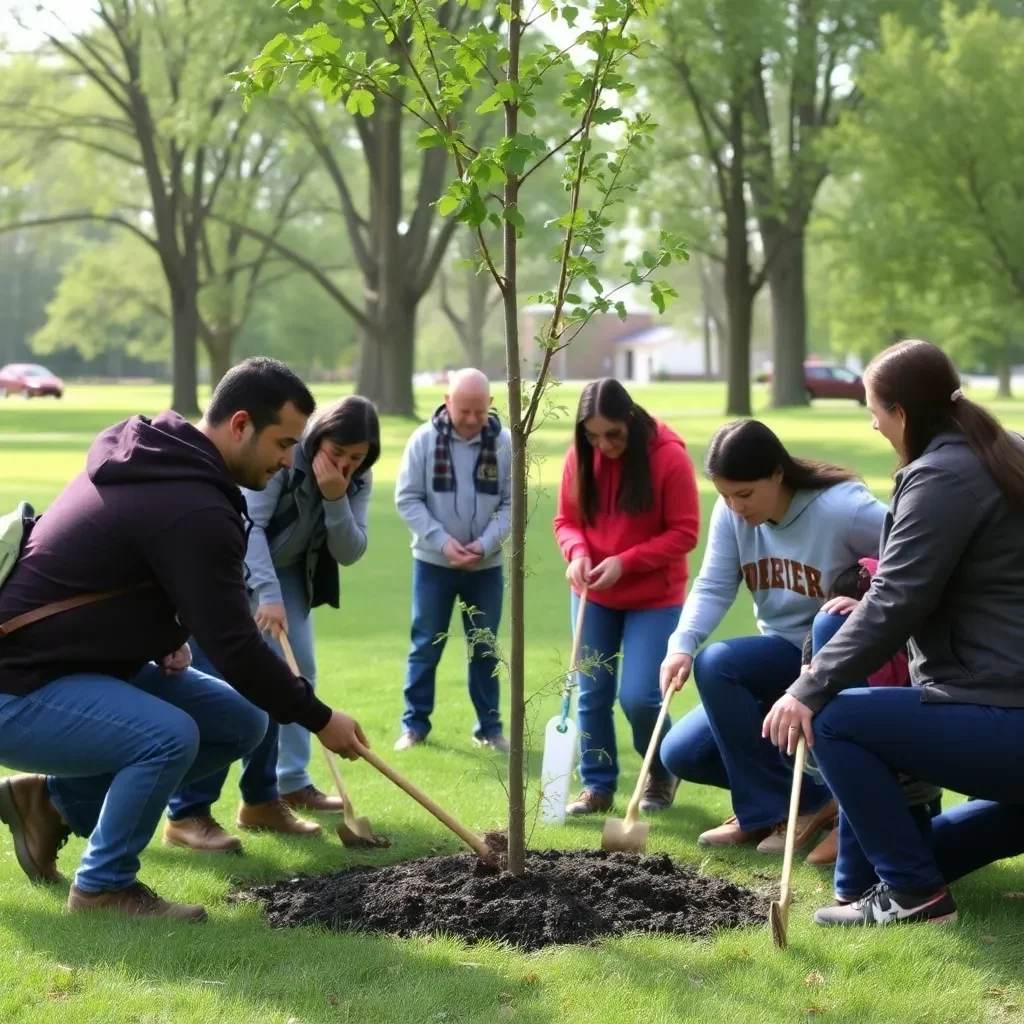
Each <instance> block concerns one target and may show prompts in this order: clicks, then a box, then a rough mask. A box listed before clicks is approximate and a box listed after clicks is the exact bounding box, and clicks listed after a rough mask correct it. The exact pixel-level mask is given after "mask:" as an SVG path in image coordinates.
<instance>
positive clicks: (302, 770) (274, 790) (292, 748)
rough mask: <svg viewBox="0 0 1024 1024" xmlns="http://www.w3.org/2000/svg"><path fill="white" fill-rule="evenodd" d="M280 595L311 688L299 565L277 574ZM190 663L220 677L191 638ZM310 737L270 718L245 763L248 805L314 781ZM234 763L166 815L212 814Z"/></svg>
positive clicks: (183, 794)
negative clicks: (256, 745) (310, 766)
mask: <svg viewBox="0 0 1024 1024" xmlns="http://www.w3.org/2000/svg"><path fill="white" fill-rule="evenodd" d="M278 581H279V582H280V584H281V596H282V597H283V599H284V610H285V614H286V615H287V617H288V639H289V641H290V642H291V645H292V652H293V653H294V655H295V660H296V662H297V663H298V666H299V671H300V672H301V673H302V675H303V676H305V677H306V679H308V680H309V682H310V684H311V685H314V686H315V685H316V658H315V652H314V641H313V617H312V616H311V615H310V613H309V608H308V605H307V601H308V598H307V596H306V580H305V576H304V575H303V572H302V567H301V566H295V567H294V568H293V567H291V566H289V567H288V568H287V569H280V570H278ZM263 639H264V640H265V641H266V643H267V644H269V646H270V647H271V648H273V650H274V651H275V652H276V653H277V655H278V656H279V657H280V658H282V659H283V658H284V651H283V650H282V649H281V645H280V644H279V643H278V642H277V641H276V640H274V639H273V638H272V637H271V636H269V635H265V636H264V637H263ZM189 646H190V647H191V648H192V664H193V665H194V666H195V668H197V669H199V671H200V672H205V673H206V674H207V675H211V676H214V677H215V678H217V679H220V678H221V677H220V674H219V673H218V672H217V670H216V669H215V668H214V667H213V664H212V662H211V661H210V659H209V658H208V657H207V656H206V654H205V653H204V652H203V650H202V649H201V648H200V647H199V645H198V644H197V643H196V642H195V640H193V639H189ZM309 757H310V735H309V730H308V729H305V728H303V727H302V726H301V725H297V724H295V723H294V722H290V723H288V724H287V725H278V723H277V722H275V721H274V720H273V719H270V720H269V722H268V725H267V731H266V734H265V735H264V737H263V740H262V741H261V742H260V744H259V746H258V747H256V749H255V750H253V751H252V752H251V753H250V754H249V755H248V757H245V758H243V759H242V777H241V779H240V780H239V789H240V790H241V794H242V799H243V800H244V801H245V803H247V804H262V803H266V802H267V801H269V800H274V799H275V798H276V797H277V796H278V794H279V793H293V792H295V790H297V789H302V788H303V787H304V786H308V785H310V784H311V783H312V780H311V779H310V777H309V767H308V766H309ZM230 767H231V766H230V765H225V766H224V768H223V769H222V770H221V771H217V772H213V773H212V774H210V775H208V776H207V777H206V778H205V779H197V780H196V781H195V782H193V783H190V784H189V785H187V786H182V787H181V788H180V789H178V790H177V791H176V792H175V793H174V794H173V796H172V797H171V799H170V801H169V802H168V805H167V816H168V817H169V818H171V819H172V820H173V821H180V820H181V819H182V818H192V817H195V816H196V815H204V814H209V813H210V808H211V807H212V806H213V805H214V804H215V803H216V802H217V801H218V800H219V799H220V794H221V791H222V790H223V788H224V783H225V782H226V781H227V777H228V771H229V770H230Z"/></svg>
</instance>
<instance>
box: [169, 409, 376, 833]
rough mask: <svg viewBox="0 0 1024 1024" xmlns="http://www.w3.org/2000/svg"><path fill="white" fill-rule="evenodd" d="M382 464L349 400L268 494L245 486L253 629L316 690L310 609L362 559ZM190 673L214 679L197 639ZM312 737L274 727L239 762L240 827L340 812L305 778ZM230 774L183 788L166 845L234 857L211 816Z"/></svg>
mask: <svg viewBox="0 0 1024 1024" xmlns="http://www.w3.org/2000/svg"><path fill="white" fill-rule="evenodd" d="M379 457H380V424H379V422H378V419H377V411H376V409H375V408H374V407H373V404H372V403H371V402H370V401H369V400H368V399H365V398H363V397H361V396H360V395H349V396H348V397H346V398H342V399H341V400H339V401H337V402H334V403H333V404H331V405H329V406H327V407H325V408H324V409H323V410H322V411H321V412H319V413H317V414H316V415H315V416H314V417H313V419H311V420H310V423H309V425H308V427H307V429H306V433H305V435H304V436H303V439H302V441H301V442H300V443H299V444H298V445H296V447H295V451H294V454H293V459H292V465H291V468H289V469H285V470H281V471H280V472H279V473H278V474H277V475H276V476H274V477H273V479H272V480H271V481H270V483H269V484H268V486H267V488H266V489H265V490H262V491H250V490H246V489H244V488H243V490H242V493H243V494H244V495H245V500H246V504H247V505H248V514H249V518H250V519H251V520H252V526H251V529H250V532H249V542H248V549H247V551H246V556H245V565H246V572H247V580H246V583H247V585H248V588H249V591H250V594H251V595H252V602H253V611H254V614H255V617H256V623H257V625H259V627H260V629H261V630H262V631H263V632H264V635H265V636H266V638H267V641H268V642H269V643H270V645H271V646H272V647H273V648H274V649H275V650H276V651H277V652H278V653H279V654H282V656H283V652H282V650H281V646H280V644H279V642H278V640H279V638H280V636H281V633H282V631H285V632H287V634H288V640H289V641H290V643H291V646H292V650H293V651H294V653H295V660H296V661H297V662H298V667H299V672H300V673H301V675H303V676H304V677H305V678H306V679H308V680H309V681H310V683H312V684H313V685H314V686H315V685H316V657H315V653H314V637H313V618H312V609H313V608H316V607H318V606H319V605H324V604H327V605H330V606H331V607H332V608H337V607H338V604H339V581H338V566H339V565H352V564H353V563H354V562H357V561H358V560H359V559H360V558H361V557H362V556H363V554H364V553H365V551H366V545H367V520H368V513H369V505H370V493H371V491H372V489H373V477H372V473H371V469H372V467H373V464H374V463H375V462H376V461H377V459H378V458H379ZM190 645H191V646H192V655H193V666H194V667H196V668H199V669H200V670H201V671H205V672H210V673H213V669H212V666H210V665H208V664H206V663H205V658H204V655H203V653H202V651H201V650H199V649H198V648H197V646H196V645H195V643H194V642H190ZM309 758H310V735H309V732H308V730H306V729H303V728H302V727H301V726H299V725H296V724H294V723H292V724H290V725H282V726H278V725H276V724H272V725H271V726H270V728H269V729H268V730H267V735H266V737H265V738H264V740H263V742H262V743H261V744H260V746H259V747H257V748H256V750H254V751H253V753H252V754H251V755H250V756H249V757H248V758H247V759H246V760H245V761H244V762H243V771H242V779H241V790H242V803H241V806H240V807H239V810H238V819H237V824H238V826H239V828H243V829H263V830H269V831H275V832H287V833H292V834H313V833H317V832H319V831H320V826H319V825H316V824H315V823H313V822H309V821H304V820H302V819H300V818H297V817H296V816H295V815H294V813H293V810H292V809H293V808H294V809H302V810H312V811H331V812H340V811H341V810H342V809H343V808H342V805H341V801H340V800H339V799H338V798H337V797H329V796H327V795H326V794H325V793H322V792H321V791H320V790H318V789H317V788H316V787H315V786H314V785H313V780H312V779H311V778H310V776H309V770H308V765H309ZM226 777H227V772H226V771H225V772H221V773H218V774H217V775H215V776H210V777H209V778H206V779H202V780H200V781H198V782H196V783H193V784H192V785H190V786H187V787H184V788H183V789H180V790H179V791H178V792H177V793H176V794H175V795H174V797H173V798H172V799H171V801H170V803H169V805H168V810H169V813H168V822H167V828H166V829H165V832H164V842H165V843H166V844H168V845H172V846H186V847H190V848H192V849H203V850H218V851H225V852H226V851H234V850H238V849H240V848H241V843H240V842H239V841H238V839H237V838H236V837H234V836H231V835H229V834H228V833H226V832H225V831H224V830H223V829H222V828H221V827H220V826H219V825H218V824H217V822H216V821H215V820H214V819H213V817H212V815H211V813H210V808H211V806H212V804H213V803H214V802H215V801H216V800H217V799H218V798H219V797H220V791H221V788H222V787H223V785H224V780H225V778H226Z"/></svg>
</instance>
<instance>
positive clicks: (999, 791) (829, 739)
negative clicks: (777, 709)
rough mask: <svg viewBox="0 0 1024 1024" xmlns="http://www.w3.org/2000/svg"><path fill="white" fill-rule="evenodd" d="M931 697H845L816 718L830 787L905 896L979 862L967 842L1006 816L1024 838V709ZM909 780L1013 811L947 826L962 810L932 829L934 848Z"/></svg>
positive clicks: (988, 854)
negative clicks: (906, 786)
mask: <svg viewBox="0 0 1024 1024" xmlns="http://www.w3.org/2000/svg"><path fill="white" fill-rule="evenodd" d="M921 696H922V695H921V691H920V690H919V689H917V688H916V687H874V688H868V687H864V688H855V689H849V690H844V691H843V692H842V693H840V694H838V695H837V696H836V697H834V698H833V699H832V700H831V701H829V703H828V704H826V705H825V707H824V708H822V710H821V711H819V712H818V714H816V715H815V716H814V719H813V724H814V737H815V743H814V754H815V760H816V761H817V763H818V767H819V768H820V770H821V773H822V775H824V777H825V781H826V782H827V783H828V785H829V788H830V789H831V790H832V792H833V793H835V795H836V798H837V799H838V801H839V803H840V805H841V806H842V808H843V814H844V815H845V816H846V818H847V819H848V820H849V824H850V828H851V830H852V832H853V834H854V835H855V836H856V840H857V843H858V844H859V845H860V848H861V850H863V852H864V855H865V857H866V858H867V860H868V862H869V863H870V864H871V866H872V868H873V869H874V872H875V874H876V875H877V876H878V878H879V879H880V880H881V881H883V882H886V883H887V884H888V885H891V886H892V887H893V888H894V889H900V890H907V889H911V890H913V889H926V888H929V887H931V886H935V885H939V884H941V883H942V881H943V879H944V877H945V872H946V871H947V870H951V869H955V870H958V871H959V870H962V867H963V866H964V865H968V864H970V863H971V858H969V857H965V855H964V854H963V851H962V850H960V851H959V852H958V851H957V847H958V846H960V842H961V840H962V838H963V837H965V836H968V835H970V834H971V832H972V829H978V830H980V833H979V834H985V827H989V828H992V825H991V823H992V821H997V820H998V819H999V816H1000V815H1001V814H1002V815H1005V816H1006V817H1007V819H1008V820H1009V821H1011V822H1013V821H1016V822H1017V838H1018V839H1019V838H1020V837H1021V835H1022V829H1021V825H1020V817H1019V816H1020V815H1021V813H1022V809H1024V759H1022V758H1021V756H1020V751H1021V749H1022V747H1024V708H1014V709H1008V708H993V707H986V706H984V705H979V704H943V703H931V702H927V703H926V702H924V701H922V699H921ZM899 772H902V773H904V774H906V775H912V776H914V777H915V778H919V779H927V780H928V781H929V782H932V783H934V784H935V785H936V786H942V787H943V788H944V789H951V790H954V791H955V792H960V793H971V794H973V795H975V796H977V797H979V798H980V799H981V801H992V802H993V803H995V804H997V805H1008V806H1007V807H1005V808H1003V809H1002V810H1000V809H999V808H998V807H997V808H995V809H991V808H985V807H984V806H979V807H978V808H971V810H970V811H964V812H961V814H962V815H964V817H956V818H955V819H953V820H950V821H947V820H945V819H947V816H948V815H952V814H953V811H956V810H958V809H957V808H954V809H953V810H952V811H949V812H947V813H946V814H943V815H941V816H940V818H939V819H936V821H935V822H933V823H932V824H933V826H934V831H935V840H934V842H933V843H932V842H929V841H928V840H927V839H926V838H925V837H923V836H922V835H921V831H920V829H919V828H918V826H917V824H916V823H915V821H914V816H913V814H912V813H911V809H910V808H909V807H908V806H907V802H906V800H905V799H904V797H903V791H902V788H901V787H900V784H899V781H898V779H897V773H899ZM985 811H988V813H989V814H990V815H991V817H989V818H986V817H985V814H984V812H985ZM975 815H976V816H978V817H975ZM947 829H948V830H949V831H947ZM994 831H995V830H994V828H993V832H994ZM940 850H945V851H947V852H948V856H949V858H950V859H949V861H948V862H947V866H940V863H939V860H938V856H939V853H938V851H940ZM943 856H944V857H945V856H946V854H943ZM980 856H981V862H982V863H987V862H988V860H990V859H996V857H995V856H993V855H992V851H991V849H986V850H984V851H983V852H981V855H980ZM974 860H975V862H976V861H977V860H978V858H977V857H975V858H974ZM976 866H980V864H976ZM970 870H973V868H970Z"/></svg>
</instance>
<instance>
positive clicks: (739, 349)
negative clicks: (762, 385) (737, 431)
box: [725, 273, 754, 416]
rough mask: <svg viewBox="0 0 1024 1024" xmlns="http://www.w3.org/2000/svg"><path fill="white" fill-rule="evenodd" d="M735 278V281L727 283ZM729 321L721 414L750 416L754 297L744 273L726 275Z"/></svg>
mask: <svg viewBox="0 0 1024 1024" xmlns="http://www.w3.org/2000/svg"><path fill="white" fill-rule="evenodd" d="M732 278H736V280H731V279H732ZM725 290H726V296H725V299H726V306H727V315H728V318H729V360H728V361H729V370H728V377H727V381H728V384H727V396H726V406H725V411H726V412H727V413H728V414H729V415H730V416H749V415H750V409H751V407H750V333H751V327H752V325H753V319H754V296H753V295H752V294H751V289H750V283H749V280H747V279H746V274H745V273H744V274H743V275H742V276H740V275H739V274H737V273H733V274H727V275H726V289H725Z"/></svg>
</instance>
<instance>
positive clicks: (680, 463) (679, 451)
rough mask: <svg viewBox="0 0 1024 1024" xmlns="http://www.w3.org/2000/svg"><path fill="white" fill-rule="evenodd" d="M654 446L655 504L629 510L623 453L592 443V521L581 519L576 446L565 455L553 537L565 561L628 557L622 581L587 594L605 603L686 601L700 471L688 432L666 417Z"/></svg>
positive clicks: (623, 606) (629, 606)
mask: <svg viewBox="0 0 1024 1024" xmlns="http://www.w3.org/2000/svg"><path fill="white" fill-rule="evenodd" d="M650 453H651V474H652V477H653V479H652V485H653V491H654V505H653V507H652V508H651V511H650V512H647V513H644V514H641V515H634V516H631V515H627V514H626V513H625V512H620V511H619V510H618V509H617V508H616V499H617V497H618V493H619V481H620V479H621V477H622V460H621V459H606V458H604V456H602V455H601V454H600V452H598V451H596V450H595V451H594V476H595V478H596V480H597V492H598V513H597V517H596V519H595V521H594V523H593V524H592V525H590V526H585V525H584V524H583V522H582V521H581V517H580V515H579V510H578V508H577V506H576V450H575V447H573V448H570V449H569V454H568V456H567V457H566V460H565V468H564V470H563V472H562V487H561V490H560V491H559V494H558V513H557V514H556V516H555V539H556V540H557V541H558V546H559V547H560V548H561V549H562V555H563V556H564V557H565V560H566V561H567V562H571V561H572V560H573V559H574V558H580V557H582V556H584V555H587V556H589V557H590V560H591V562H592V563H593V564H594V565H595V566H596V565H598V563H600V562H603V561H604V560H605V559H606V558H610V557H611V556H612V555H618V556H619V558H620V559H621V560H622V576H621V577H620V579H619V581H618V582H617V583H616V584H615V585H614V586H612V587H609V588H608V589H607V590H592V591H590V593H589V595H588V600H591V601H593V602H594V603H595V604H600V605H604V606H605V607H606V608H616V609H620V610H623V611H629V610H636V609H641V608H668V607H671V606H672V605H677V604H679V605H681V604H682V603H683V598H684V597H685V596H686V581H687V579H688V578H689V567H688V564H687V559H686V556H687V555H688V554H689V553H690V552H691V551H692V550H693V549H694V548H695V547H696V546H697V537H698V534H699V532H700V499H699V497H698V495H697V478H696V474H695V473H694V471H693V463H692V462H691V461H690V456H689V455H688V454H687V453H686V445H685V444H684V442H683V439H682V438H681V437H680V436H679V435H678V434H677V433H676V432H675V431H674V430H672V429H671V428H670V427H668V426H666V425H665V424H664V423H658V425H657V432H656V433H655V436H654V438H653V440H652V441H651V444H650Z"/></svg>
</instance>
